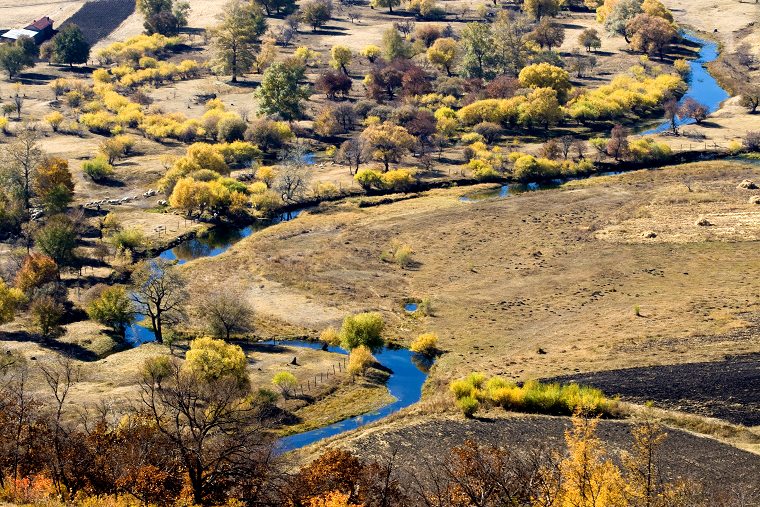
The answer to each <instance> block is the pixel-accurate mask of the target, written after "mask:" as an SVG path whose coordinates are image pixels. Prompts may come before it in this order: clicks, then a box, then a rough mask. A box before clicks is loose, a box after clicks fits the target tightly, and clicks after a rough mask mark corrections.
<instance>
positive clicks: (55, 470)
mask: <svg viewBox="0 0 760 507" xmlns="http://www.w3.org/2000/svg"><path fill="white" fill-rule="evenodd" d="M40 369H41V370H42V376H43V377H44V379H45V382H46V383H47V385H48V387H50V391H51V393H52V395H53V401H54V403H53V414H52V416H51V418H50V424H51V426H52V434H51V435H50V440H51V442H50V443H51V446H50V449H49V452H50V454H51V459H50V461H49V466H50V469H51V471H52V475H53V477H52V479H53V483H54V484H55V488H56V490H57V491H58V494H59V495H60V494H63V492H64V491H68V492H72V489H73V488H72V484H73V482H74V481H73V479H74V478H73V477H69V476H68V475H67V473H66V468H67V467H66V461H67V458H66V457H65V454H66V441H67V440H68V437H69V430H68V429H67V428H66V427H65V426H64V424H63V416H64V413H63V412H64V406H65V404H66V398H67V397H68V395H69V391H70V390H71V387H72V386H73V385H74V384H75V383H76V382H77V381H78V379H79V368H77V367H76V365H75V364H74V361H73V360H72V359H71V358H68V357H64V356H59V357H58V358H57V360H56V362H54V363H51V364H40Z"/></svg>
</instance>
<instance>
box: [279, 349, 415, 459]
mask: <svg viewBox="0 0 760 507" xmlns="http://www.w3.org/2000/svg"><path fill="white" fill-rule="evenodd" d="M277 343H278V344H281V345H290V346H294V347H308V348H313V349H321V348H322V344H321V343H317V342H305V341H282V342H277ZM328 350H329V351H330V352H337V353H339V354H347V353H348V352H346V351H345V350H344V349H342V348H340V347H329V348H328ZM375 357H376V358H377V360H378V361H379V362H380V364H382V365H383V366H384V367H386V368H388V369H389V370H391V372H392V374H391V376H390V378H389V379H388V382H387V383H386V384H385V385H386V387H387V388H388V391H390V393H391V396H393V397H394V398H396V401H394V402H393V403H390V404H388V405H385V406H384V407H382V408H380V409H378V410H375V411H373V412H369V413H367V414H362V415H360V416H356V417H352V418H350V419H344V420H342V421H338V422H336V423H334V424H331V425H329V426H325V427H322V428H317V429H314V430H311V431H305V432H303V433H296V434H295V435H290V436H287V437H283V438H281V439H280V441H279V445H278V449H279V450H280V451H281V452H286V451H292V450H293V449H298V448H300V447H304V446H307V445H309V444H313V443H314V442H317V441H319V440H322V439H323V438H328V437H332V436H335V435H339V434H340V433H343V432H345V431H350V430H353V429H355V428H358V427H360V426H363V425H365V424H369V423H371V422H374V421H377V420H380V419H382V418H383V417H386V416H388V415H390V414H392V413H393V412H396V411H398V410H400V409H402V408H404V407H408V406H410V405H412V404H414V403H417V402H418V401H420V398H421V397H422V385H423V384H424V383H425V379H426V378H427V373H426V370H427V366H429V365H428V364H424V361H423V360H422V359H421V358H420V357H419V356H418V355H417V354H415V353H413V352H411V351H410V350H408V349H402V348H398V349H396V348H393V349H391V348H388V347H384V348H383V349H382V350H381V351H380V352H376V353H375ZM421 361H422V362H421Z"/></svg>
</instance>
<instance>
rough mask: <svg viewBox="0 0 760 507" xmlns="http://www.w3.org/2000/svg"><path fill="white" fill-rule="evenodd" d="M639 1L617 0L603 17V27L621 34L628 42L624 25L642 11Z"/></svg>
mask: <svg viewBox="0 0 760 507" xmlns="http://www.w3.org/2000/svg"><path fill="white" fill-rule="evenodd" d="M641 3H642V0H619V1H618V2H617V3H616V4H615V5H614V6H613V7H612V10H611V11H610V12H609V14H607V17H606V18H604V29H605V30H607V32H609V33H611V34H613V35H622V36H623V38H625V41H626V42H628V43H630V42H631V41H630V38H629V34H628V29H627V27H626V26H627V24H628V22H629V21H630V20H632V19H633V18H635V17H636V16H638V15H639V14H641V13H642V12H643V11H642V9H641ZM584 47H586V45H585V44H584Z"/></svg>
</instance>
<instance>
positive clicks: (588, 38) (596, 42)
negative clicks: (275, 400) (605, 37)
mask: <svg viewBox="0 0 760 507" xmlns="http://www.w3.org/2000/svg"><path fill="white" fill-rule="evenodd" d="M578 44H580V45H581V46H583V47H584V48H586V51H587V52H591V51H596V50H597V49H599V48H600V47H602V39H601V38H599V32H597V31H596V30H594V29H593V28H586V29H585V30H583V31H582V32H581V34H580V35H579V36H578Z"/></svg>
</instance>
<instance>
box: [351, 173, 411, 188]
mask: <svg viewBox="0 0 760 507" xmlns="http://www.w3.org/2000/svg"><path fill="white" fill-rule="evenodd" d="M354 179H355V180H356V182H357V183H359V185H361V186H362V188H364V189H365V190H370V189H374V190H397V191H403V190H406V189H408V188H409V187H411V186H412V185H413V184H414V170H412V169H392V170H389V171H386V172H382V171H379V170H375V169H362V170H361V171H359V172H357V173H356V175H355V176H354Z"/></svg>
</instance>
